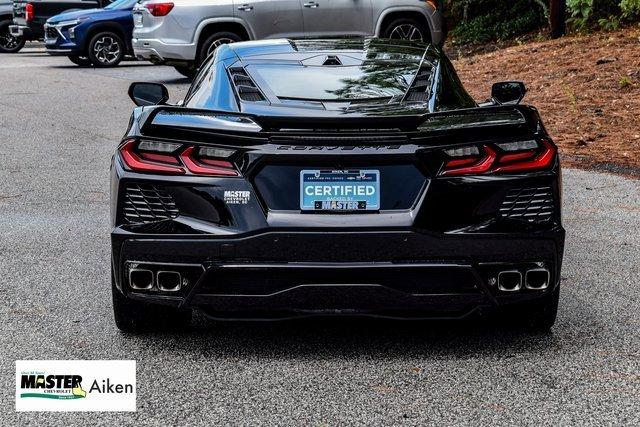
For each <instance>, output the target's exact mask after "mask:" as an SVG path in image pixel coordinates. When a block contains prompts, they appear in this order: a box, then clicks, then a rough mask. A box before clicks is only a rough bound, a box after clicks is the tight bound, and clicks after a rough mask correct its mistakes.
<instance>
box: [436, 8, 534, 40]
mask: <svg viewBox="0 0 640 427" xmlns="http://www.w3.org/2000/svg"><path fill="white" fill-rule="evenodd" d="M543 6H544V3H543V2H541V1H540V0H457V1H455V0H449V1H447V4H446V10H447V19H448V22H449V24H450V25H451V28H453V30H452V31H451V36H452V38H453V40H455V42H456V43H485V42H489V41H492V40H503V39H508V38H513V37H516V36H518V35H520V34H524V33H527V32H530V31H532V30H535V29H537V28H540V27H541V26H543V25H544V24H545V23H546V18H545V16H544V13H545V10H544V7H543Z"/></svg>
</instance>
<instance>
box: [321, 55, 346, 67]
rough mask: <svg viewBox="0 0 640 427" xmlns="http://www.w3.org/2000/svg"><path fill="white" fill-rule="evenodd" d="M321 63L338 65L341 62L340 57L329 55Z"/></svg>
mask: <svg viewBox="0 0 640 427" xmlns="http://www.w3.org/2000/svg"><path fill="white" fill-rule="evenodd" d="M322 65H325V66H338V65H342V62H340V58H338V57H337V56H335V55H329V56H327V58H326V59H325V60H324V62H323V63H322Z"/></svg>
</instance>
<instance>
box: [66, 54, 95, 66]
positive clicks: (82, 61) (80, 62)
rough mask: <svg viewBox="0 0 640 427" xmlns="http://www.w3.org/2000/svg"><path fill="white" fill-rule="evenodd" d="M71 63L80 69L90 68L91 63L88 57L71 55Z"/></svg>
mask: <svg viewBox="0 0 640 427" xmlns="http://www.w3.org/2000/svg"><path fill="white" fill-rule="evenodd" d="M68 58H69V61H71V62H73V63H74V64H76V65H77V66H79V67H90V66H91V61H90V60H89V58H87V57H86V56H78V55H70V56H69V57H68Z"/></svg>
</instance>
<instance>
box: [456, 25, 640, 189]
mask: <svg viewBox="0 0 640 427" xmlns="http://www.w3.org/2000/svg"><path fill="white" fill-rule="evenodd" d="M454 64H455V66H456V69H457V70H458V73H459V74H460V78H461V79H462V81H463V83H464V84H465V86H466V88H467V90H469V92H470V93H471V94H472V96H474V97H475V98H476V99H478V100H485V99H487V98H488V97H489V93H490V91H491V84H492V83H494V82H497V81H501V80H522V81H524V82H525V84H526V85H527V88H528V90H529V91H528V94H527V96H526V98H525V100H524V101H523V102H525V103H527V104H531V105H534V106H535V107H537V108H538V109H539V110H540V113H541V115H542V118H543V120H544V123H545V125H546V127H547V130H548V131H549V133H550V134H551V136H552V138H553V139H554V141H555V142H556V143H557V144H558V146H559V147H560V153H561V156H562V159H563V162H564V164H565V165H571V166H574V167H582V168H597V169H605V170H609V171H613V172H618V173H622V174H625V175H633V176H636V177H640V28H638V27H634V28H626V29H622V30H619V31H615V32H607V33H596V34H591V35H586V36H567V37H564V38H561V39H558V40H546V41H539V42H532V43H527V44H524V45H520V46H511V47H507V48H505V49H502V50H499V51H495V52H490V53H483V54H480V55H474V56H470V57H459V58H458V59H457V60H455V61H454Z"/></svg>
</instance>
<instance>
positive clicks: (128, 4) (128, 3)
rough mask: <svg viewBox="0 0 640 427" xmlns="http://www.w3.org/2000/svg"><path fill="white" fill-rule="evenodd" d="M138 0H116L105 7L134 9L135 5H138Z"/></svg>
mask: <svg viewBox="0 0 640 427" xmlns="http://www.w3.org/2000/svg"><path fill="white" fill-rule="evenodd" d="M137 2H138V0H116V1H114V2H113V3H111V4H110V5H109V6H105V9H110V10H127V9H133V6H135V5H136V3H137Z"/></svg>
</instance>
